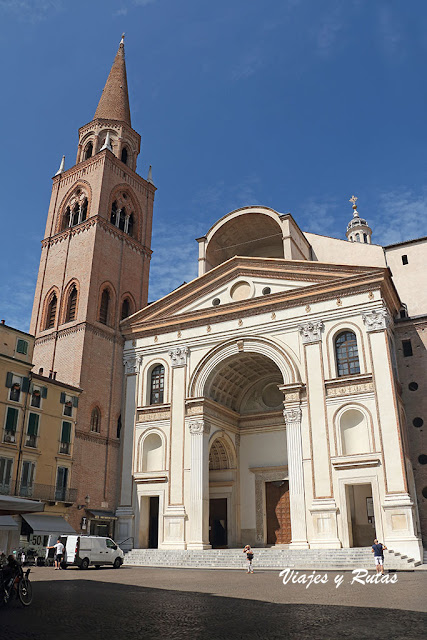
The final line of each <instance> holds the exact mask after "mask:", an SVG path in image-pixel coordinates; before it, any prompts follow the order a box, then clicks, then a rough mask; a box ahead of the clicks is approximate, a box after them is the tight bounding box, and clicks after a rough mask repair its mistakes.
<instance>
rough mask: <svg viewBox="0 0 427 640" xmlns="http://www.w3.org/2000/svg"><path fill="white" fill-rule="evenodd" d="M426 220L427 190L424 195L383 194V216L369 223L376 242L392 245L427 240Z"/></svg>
mask: <svg viewBox="0 0 427 640" xmlns="http://www.w3.org/2000/svg"><path fill="white" fill-rule="evenodd" d="M426 216H427V190H426V191H424V192H423V193H420V194H416V193H414V192H413V191H410V190H406V191H405V190H398V191H394V192H391V193H384V194H380V196H379V213H378V214H377V216H376V217H375V218H374V219H373V220H372V222H370V220H368V223H370V224H371V225H372V230H373V240H374V242H375V243H378V244H381V245H388V244H394V243H395V242H404V241H406V240H413V239H414V238H419V237H422V236H425V235H426V233H427V232H426V223H425V220H426Z"/></svg>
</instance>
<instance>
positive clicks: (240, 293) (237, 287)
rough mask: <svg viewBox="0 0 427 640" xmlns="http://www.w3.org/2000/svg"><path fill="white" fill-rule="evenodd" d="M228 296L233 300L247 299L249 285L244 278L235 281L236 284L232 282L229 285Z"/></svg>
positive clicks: (249, 292)
mask: <svg viewBox="0 0 427 640" xmlns="http://www.w3.org/2000/svg"><path fill="white" fill-rule="evenodd" d="M230 296H231V299H232V300H234V301H235V302H237V301H238V300H247V299H248V298H250V296H251V285H250V284H249V282H245V281H244V280H241V281H240V282H236V284H233V286H232V287H231V290H230Z"/></svg>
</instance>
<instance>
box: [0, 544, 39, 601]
mask: <svg viewBox="0 0 427 640" xmlns="http://www.w3.org/2000/svg"><path fill="white" fill-rule="evenodd" d="M30 571H31V569H27V570H26V571H25V573H24V571H23V570H22V566H21V565H20V564H19V563H18V562H17V561H16V560H15V558H14V557H13V556H9V557H8V559H7V565H6V566H4V567H3V568H2V569H1V570H0V605H3V604H7V603H8V602H10V600H12V599H13V598H18V599H19V600H20V601H21V603H22V604H23V605H24V607H28V605H30V604H31V602H32V601H33V588H32V586H31V582H30V579H29V574H30Z"/></svg>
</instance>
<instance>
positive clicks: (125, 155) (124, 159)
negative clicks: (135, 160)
mask: <svg viewBox="0 0 427 640" xmlns="http://www.w3.org/2000/svg"><path fill="white" fill-rule="evenodd" d="M121 159H122V162H124V163H125V164H127V163H128V150H127V149H126V147H123V149H122V158H121Z"/></svg>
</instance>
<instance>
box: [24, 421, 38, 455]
mask: <svg viewBox="0 0 427 640" xmlns="http://www.w3.org/2000/svg"><path fill="white" fill-rule="evenodd" d="M39 421H40V416H39V414H38V413H30V414H29V416H28V428H27V439H26V441H25V446H26V447H36V446H37V436H38V435H39Z"/></svg>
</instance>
